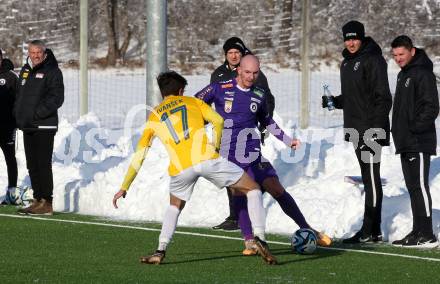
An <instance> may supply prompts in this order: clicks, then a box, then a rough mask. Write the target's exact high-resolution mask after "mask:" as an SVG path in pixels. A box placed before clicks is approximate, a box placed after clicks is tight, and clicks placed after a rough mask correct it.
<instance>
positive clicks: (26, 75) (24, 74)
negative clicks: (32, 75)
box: [21, 72, 29, 79]
mask: <svg viewBox="0 0 440 284" xmlns="http://www.w3.org/2000/svg"><path fill="white" fill-rule="evenodd" d="M21 76H22V77H23V79H26V78H27V77H28V76H29V73H28V72H23V75H21Z"/></svg>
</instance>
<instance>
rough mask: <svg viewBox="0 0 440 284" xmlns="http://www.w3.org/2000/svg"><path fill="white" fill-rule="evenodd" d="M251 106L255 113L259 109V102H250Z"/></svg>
mask: <svg viewBox="0 0 440 284" xmlns="http://www.w3.org/2000/svg"><path fill="white" fill-rule="evenodd" d="M249 108H250V109H251V111H252V112H253V113H255V112H257V110H258V104H257V103H256V102H252V103H251V104H250V106H249Z"/></svg>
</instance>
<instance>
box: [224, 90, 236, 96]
mask: <svg viewBox="0 0 440 284" xmlns="http://www.w3.org/2000/svg"><path fill="white" fill-rule="evenodd" d="M225 94H226V95H228V96H233V95H235V92H231V91H226V92H225Z"/></svg>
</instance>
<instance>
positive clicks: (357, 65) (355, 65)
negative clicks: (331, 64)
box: [353, 61, 361, 71]
mask: <svg viewBox="0 0 440 284" xmlns="http://www.w3.org/2000/svg"><path fill="white" fill-rule="evenodd" d="M359 65H361V63H360V62H359V61H358V62H356V63H355V64H354V68H353V70H354V71H357V70H358V69H359Z"/></svg>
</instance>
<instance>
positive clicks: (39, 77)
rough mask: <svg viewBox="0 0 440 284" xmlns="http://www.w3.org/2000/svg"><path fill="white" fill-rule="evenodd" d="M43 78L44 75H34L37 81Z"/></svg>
mask: <svg viewBox="0 0 440 284" xmlns="http://www.w3.org/2000/svg"><path fill="white" fill-rule="evenodd" d="M43 77H44V73H37V74H35V78H37V79H43Z"/></svg>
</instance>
